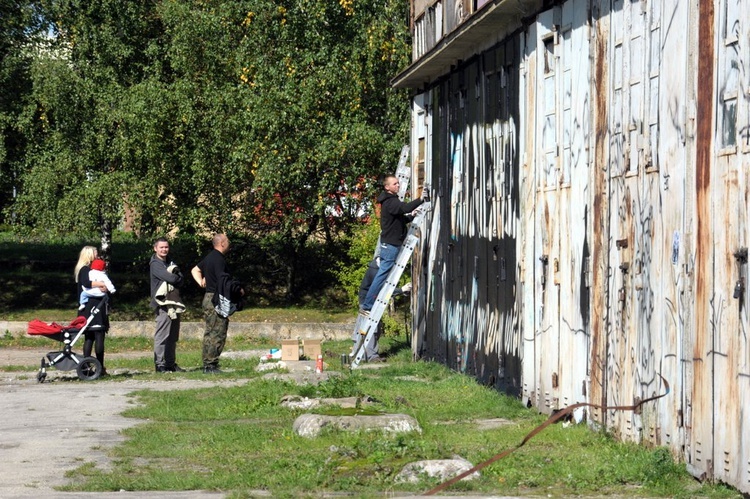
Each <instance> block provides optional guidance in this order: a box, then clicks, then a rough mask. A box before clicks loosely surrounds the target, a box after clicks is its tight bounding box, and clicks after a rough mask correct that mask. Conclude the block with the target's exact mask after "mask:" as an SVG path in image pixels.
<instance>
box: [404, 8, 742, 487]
mask: <svg viewBox="0 0 750 499" xmlns="http://www.w3.org/2000/svg"><path fill="white" fill-rule="evenodd" d="M748 11H750V0H721V1H719V0H716V1H710V0H696V1H695V2H682V1H680V0H663V1H655V0H637V1H636V0H607V1H604V0H568V1H566V2H559V3H558V4H557V5H556V6H555V7H554V8H551V9H548V10H545V11H542V12H538V13H537V15H536V16H533V18H531V20H530V21H529V22H528V24H526V25H524V26H519V31H517V32H516V34H515V35H513V36H510V37H509V38H507V39H505V40H504V41H502V42H501V43H499V44H497V45H496V46H494V47H492V48H491V49H489V50H481V51H479V52H478V53H469V52H467V54H466V58H465V59H464V61H463V62H461V63H460V64H458V65H456V66H455V69H454V70H452V71H451V72H450V73H449V74H445V75H440V76H439V77H438V78H435V80H434V81H433V83H431V84H430V85H428V86H427V87H425V88H424V89H422V90H423V91H422V92H420V93H419V94H418V95H417V96H416V97H415V99H414V102H413V105H414V107H413V115H414V127H413V130H414V132H413V136H412V151H414V154H415V156H416V157H415V164H417V165H419V166H418V167H417V170H418V171H417V172H416V173H417V174H418V175H421V176H423V178H424V181H425V182H426V183H429V184H430V185H431V186H432V190H433V193H434V210H433V212H432V214H431V216H430V217H428V219H427V220H426V222H425V226H424V227H423V239H422V244H421V247H420V249H419V252H418V254H417V255H416V257H415V259H414V266H413V272H414V279H415V283H417V285H418V288H417V289H418V292H417V293H415V295H414V298H413V300H414V306H415V314H414V318H415V319H414V321H415V322H414V335H413V349H414V354H415V356H417V357H423V358H433V359H437V360H439V361H441V362H444V363H446V364H448V365H449V366H451V367H453V368H455V369H457V370H461V371H463V372H467V373H470V374H472V375H474V376H476V377H477V378H478V379H479V380H480V381H482V382H484V383H487V384H489V385H492V386H495V387H496V388H498V389H500V390H504V391H507V392H510V393H514V394H517V395H518V396H520V397H522V398H523V400H524V401H525V402H527V403H528V404H529V405H530V406H535V407H537V408H538V409H539V410H540V411H542V412H552V411H555V410H559V409H562V408H563V407H565V406H568V405H570V404H573V403H576V402H590V403H593V404H598V405H601V406H602V407H606V406H609V407H611V406H615V405H629V404H632V403H634V402H635V401H638V400H643V399H645V398H648V397H651V396H653V395H656V394H659V393H661V392H663V389H664V387H663V386H662V383H661V378H660V376H663V377H664V378H665V379H667V380H668V381H669V383H670V384H671V386H672V393H671V394H670V395H669V396H668V397H665V398H662V399H659V400H658V401H656V402H652V403H649V404H646V405H645V406H643V407H642V409H641V410H640V411H638V412H637V413H632V412H627V411H614V410H606V409H604V410H602V409H593V410H591V411H590V412H589V414H585V413H584V412H583V411H581V412H579V413H577V414H576V418H577V419H582V418H584V417H586V418H587V419H588V420H589V421H591V422H594V423H597V424H603V425H605V426H606V427H607V428H609V429H610V430H611V431H613V432H615V433H616V434H617V435H619V436H620V437H621V438H623V439H625V440H631V441H636V442H641V443H644V444H648V445H666V446H668V447H669V448H670V449H671V450H672V451H673V453H674V454H675V455H676V456H678V457H680V458H682V459H683V460H684V461H685V462H686V463H687V465H688V466H689V468H690V469H691V471H692V472H693V473H694V474H695V475H697V476H704V477H709V478H715V479H720V480H722V481H725V482H727V483H729V484H731V485H733V486H735V487H737V488H739V489H740V490H742V491H745V492H750V418H749V417H748V414H747V412H748V411H750V405H749V403H750V340H748V335H749V334H750V333H749V332H748V326H749V325H750V321H748V313H747V300H748V292H747V287H748V286H747V284H748V282H749V280H748V278H749V277H750V276H749V275H748V265H747V246H748V238H749V237H750V232H749V230H750V228H749V227H748V198H749V197H750V185H748V175H747V174H746V172H747V171H748V166H750V71H749V70H748V67H750V21H748V19H747V15H746V14H744V15H743V14H742V13H746V12H748Z"/></svg>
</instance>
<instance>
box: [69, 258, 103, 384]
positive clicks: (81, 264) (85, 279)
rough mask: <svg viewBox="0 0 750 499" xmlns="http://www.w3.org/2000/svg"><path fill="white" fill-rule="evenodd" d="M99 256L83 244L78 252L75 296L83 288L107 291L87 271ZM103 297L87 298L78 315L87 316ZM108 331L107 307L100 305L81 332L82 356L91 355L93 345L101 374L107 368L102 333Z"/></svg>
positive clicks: (79, 293) (101, 283) (79, 294)
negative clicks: (96, 312) (100, 367)
mask: <svg viewBox="0 0 750 499" xmlns="http://www.w3.org/2000/svg"><path fill="white" fill-rule="evenodd" d="M98 256H99V252H98V251H97V249H96V248H95V247H93V246H84V247H83V249H82V250H81V252H80V253H79V254H78V263H76V268H75V272H74V276H75V279H76V286H77V293H76V296H81V292H82V291H83V288H99V289H101V290H102V291H104V292H105V293H106V292H107V285H106V283H104V282H101V281H91V279H89V271H90V270H91V262H93V261H94V260H95V259H96V258H97V257H98ZM103 299H104V297H99V298H93V297H92V298H89V301H88V302H86V304H85V305H82V306H81V308H79V309H78V315H80V316H83V317H86V318H88V317H89V316H90V315H91V311H92V309H93V308H94V307H97V308H99V306H100V304H101V302H102V300H103ZM107 331H109V316H108V310H107V307H106V306H105V307H101V309H100V310H99V313H98V314H96V316H95V317H94V318H93V319H92V321H91V323H89V327H88V328H87V329H86V331H85V332H84V333H83V335H84V342H83V355H84V357H90V356H91V349H92V348H93V347H94V346H95V348H94V351H95V353H96V359H97V360H98V361H99V362H100V363H101V365H102V376H104V375H106V374H107V370H106V369H105V368H104V335H105V334H107Z"/></svg>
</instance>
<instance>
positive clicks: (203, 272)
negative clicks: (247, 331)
mask: <svg viewBox="0 0 750 499" xmlns="http://www.w3.org/2000/svg"><path fill="white" fill-rule="evenodd" d="M212 243H213V247H214V249H213V250H211V252H210V253H208V254H207V255H206V256H205V257H204V258H203V260H201V261H200V263H199V264H198V265H196V266H195V267H193V270H192V271H191V272H190V273H191V274H192V276H193V279H195V282H197V283H198V285H199V286H200V287H202V288H204V289H205V290H206V293H205V295H204V296H203V303H202V306H203V316H204V318H205V320H206V331H205V333H203V372H204V373H205V374H220V373H221V371H220V370H219V356H220V355H221V352H222V350H224V344H225V343H226V341H227V328H228V327H229V318H227V317H222V316H221V315H219V314H217V313H216V310H215V309H214V305H213V297H214V293H216V291H217V284H218V282H219V277H220V276H221V275H222V274H225V273H226V274H229V270H228V269H227V262H226V259H225V258H224V255H225V254H226V253H227V251H229V239H228V238H227V236H226V235H225V234H216V235H215V236H214V238H213V241H212ZM240 293H241V294H242V295H244V294H245V292H244V290H240Z"/></svg>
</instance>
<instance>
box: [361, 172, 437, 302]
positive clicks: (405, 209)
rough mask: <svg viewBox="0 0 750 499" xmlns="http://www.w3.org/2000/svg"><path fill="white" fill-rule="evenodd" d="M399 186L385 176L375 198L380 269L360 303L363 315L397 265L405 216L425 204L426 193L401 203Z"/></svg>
mask: <svg viewBox="0 0 750 499" xmlns="http://www.w3.org/2000/svg"><path fill="white" fill-rule="evenodd" d="M399 185H400V183H399V180H398V178H397V177H396V176H395V175H386V177H385V178H384V179H383V192H382V193H381V194H380V196H378V203H379V204H380V268H379V269H378V273H377V274H376V275H375V278H374V279H373V280H372V284H371V285H370V289H369V291H368V292H367V296H366V298H365V301H364V303H363V304H362V308H361V310H360V313H363V314H364V315H367V313H368V312H370V310H372V306H373V305H374V304H375V300H376V299H377V297H378V293H379V292H380V288H381V287H382V286H383V284H384V283H385V280H386V278H387V277H388V273H389V272H390V271H391V268H393V264H394V263H396V258H397V257H398V252H399V250H400V249H401V245H402V244H403V242H404V238H406V232H407V226H408V224H409V221H410V219H409V217H408V216H407V214H408V213H411V212H412V211H414V210H415V209H417V208H418V207H419V206H420V205H421V204H422V203H424V202H425V197H426V196H427V191H423V193H422V197H421V198H419V199H415V200H414V201H411V202H408V203H404V202H403V201H401V200H400V199H399V197H398V191H399Z"/></svg>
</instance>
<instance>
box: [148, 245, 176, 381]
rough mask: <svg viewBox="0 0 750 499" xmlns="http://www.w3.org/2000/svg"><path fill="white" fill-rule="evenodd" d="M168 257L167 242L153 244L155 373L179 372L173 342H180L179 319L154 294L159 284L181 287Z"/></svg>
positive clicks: (152, 306)
mask: <svg viewBox="0 0 750 499" xmlns="http://www.w3.org/2000/svg"><path fill="white" fill-rule="evenodd" d="M168 257H169V241H167V239H166V238H163V237H160V238H159V239H157V240H156V241H155V242H154V254H153V256H152V257H151V261H150V262H149V270H150V274H151V303H150V305H151V308H152V309H153V310H154V311H155V312H156V332H155V333H154V367H155V368H156V372H159V373H165V372H180V371H183V369H182V368H181V367H180V366H178V365H177V361H176V360H177V359H176V350H177V341H179V339H180V316H179V315H174V318H173V316H172V315H171V314H170V313H169V307H168V306H166V305H160V304H159V303H157V300H156V294H157V291H158V289H159V287H160V286H161V285H162V283H164V282H166V283H169V284H171V285H173V286H175V287H179V286H181V285H182V273H180V272H179V270H178V271H177V272H174V271H170V266H172V265H174V263H171V264H170V262H169V261H168V260H167V259H168Z"/></svg>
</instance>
